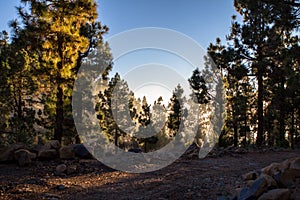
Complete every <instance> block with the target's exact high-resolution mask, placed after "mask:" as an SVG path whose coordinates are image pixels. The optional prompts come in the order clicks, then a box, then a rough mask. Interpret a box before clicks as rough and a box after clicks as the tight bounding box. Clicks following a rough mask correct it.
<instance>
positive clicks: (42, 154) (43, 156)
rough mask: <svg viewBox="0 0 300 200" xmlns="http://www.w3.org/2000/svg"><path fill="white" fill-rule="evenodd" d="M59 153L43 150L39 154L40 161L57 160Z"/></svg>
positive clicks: (53, 150) (52, 150)
mask: <svg viewBox="0 0 300 200" xmlns="http://www.w3.org/2000/svg"><path fill="white" fill-rule="evenodd" d="M57 156H58V153H57V151H56V150H55V149H41V150H40V151H39V153H38V158H39V159H43V160H46V159H55V158H57Z"/></svg>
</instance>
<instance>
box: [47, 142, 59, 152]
mask: <svg viewBox="0 0 300 200" xmlns="http://www.w3.org/2000/svg"><path fill="white" fill-rule="evenodd" d="M49 144H50V147H51V149H55V150H59V148H60V143H59V141H58V140H52V141H50V142H49Z"/></svg>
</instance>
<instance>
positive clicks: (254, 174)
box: [242, 171, 258, 181]
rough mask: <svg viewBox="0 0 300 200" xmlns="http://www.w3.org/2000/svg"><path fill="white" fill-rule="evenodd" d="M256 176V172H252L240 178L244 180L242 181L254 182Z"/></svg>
mask: <svg viewBox="0 0 300 200" xmlns="http://www.w3.org/2000/svg"><path fill="white" fill-rule="evenodd" d="M257 175H258V174H257V172H254V171H252V172H249V173H247V174H244V175H243V176H242V178H243V179H244V181H250V180H255V179H256V178H257Z"/></svg>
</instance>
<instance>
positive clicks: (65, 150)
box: [59, 145, 75, 159]
mask: <svg viewBox="0 0 300 200" xmlns="http://www.w3.org/2000/svg"><path fill="white" fill-rule="evenodd" d="M59 157H60V158H61V159H74V158H75V150H74V148H73V145H68V146H63V147H61V148H60V149H59Z"/></svg>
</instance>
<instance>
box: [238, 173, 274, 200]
mask: <svg viewBox="0 0 300 200" xmlns="http://www.w3.org/2000/svg"><path fill="white" fill-rule="evenodd" d="M276 186H277V184H276V181H275V180H274V179H273V178H272V177H270V176H268V175H265V174H264V175H262V176H260V177H259V178H258V179H257V180H255V181H254V182H253V183H252V185H251V186H250V187H249V188H244V189H242V190H241V192H240V195H239V199H245V200H250V199H257V198H258V197H259V196H260V195H261V194H263V193H264V192H266V191H267V190H268V189H273V188H274V187H276Z"/></svg>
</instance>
